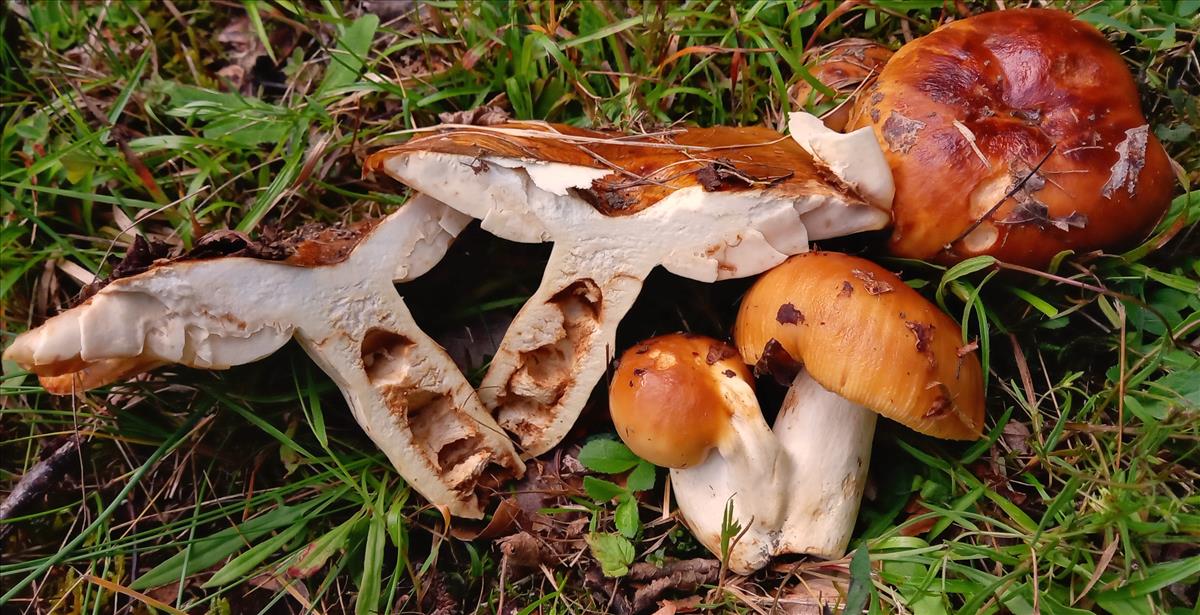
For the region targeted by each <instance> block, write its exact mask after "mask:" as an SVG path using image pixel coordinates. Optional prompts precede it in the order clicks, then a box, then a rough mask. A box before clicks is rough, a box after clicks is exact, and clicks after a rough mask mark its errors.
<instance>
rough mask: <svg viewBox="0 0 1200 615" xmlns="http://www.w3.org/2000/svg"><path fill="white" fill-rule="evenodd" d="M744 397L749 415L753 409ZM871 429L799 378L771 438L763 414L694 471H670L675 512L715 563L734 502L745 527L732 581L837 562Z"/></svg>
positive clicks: (741, 423) (871, 422) (854, 410)
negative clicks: (774, 567)
mask: <svg viewBox="0 0 1200 615" xmlns="http://www.w3.org/2000/svg"><path fill="white" fill-rule="evenodd" d="M730 382H735V380H732V379H731V380H730ZM739 384H743V385H744V383H739ZM746 389H747V390H749V387H748V386H746ZM749 395H750V399H749V401H748V402H746V403H748V404H751V405H749V406H746V407H750V408H754V409H757V407H758V404H757V401H755V400H754V399H753V392H752V391H751V392H750V393H749ZM751 415H753V416H756V417H757V421H754V420H751V419H750V418H749V417H750V416H751ZM875 420H876V414H875V413H874V412H871V411H870V410H867V409H866V408H863V407H862V406H859V405H857V404H855V403H853V402H850V401H848V400H846V399H845V398H843V397H841V396H838V395H835V394H834V393H830V392H829V391H827V390H825V389H824V388H823V387H822V386H821V385H820V384H818V383H817V382H816V381H815V380H813V379H812V378H810V377H809V376H808V375H807V373H805V372H801V373H800V374H799V375H797V376H796V378H795V380H794V381H793V382H792V385H791V388H790V389H789V390H788V393H787V396H786V397H785V399H784V402H783V406H782V407H781V408H780V409H779V415H778V417H777V418H776V419H775V426H774V428H773V429H772V430H769V431H768V430H767V426H766V423H765V421H763V419H762V415H761V413H757V412H751V413H747V416H746V417H742V416H740V415H739V416H737V417H735V421H734V424H733V425H734V426H733V432H734V433H735V434H737V437H736V438H734V439H733V440H732V442H731V443H730V444H729V445H728V446H721V447H720V448H719V449H718V450H717V451H714V452H713V453H711V454H710V455H709V456H708V458H707V459H706V460H705V461H704V463H702V464H700V465H698V466H694V467H691V468H682V469H672V470H671V484H672V490H673V491H674V493H675V500H676V502H677V503H678V504H679V510H680V512H682V513H683V517H684V519H685V520H686V521H687V524H688V526H689V527H690V528H691V529H692V532H693V534H695V536H696V538H697V539H698V540H699V541H700V542H701V543H702V544H703V545H704V546H705V547H707V548H708V549H709V550H710V551H712V552H713V553H714V554H716V555H718V556H720V555H722V553H721V534H722V521H723V516H724V512H725V505H726V502H727V501H731V502H732V504H733V513H734V517H735V518H736V519H737V521H738V523H739V524H740V525H741V527H742V528H747V527H749V529H748V530H747V531H746V533H745V534H744V535H743V536H742V538H741V539H740V540H738V541H737V543H736V544H735V545H734V546H733V548H732V549H731V552H730V553H729V568H730V570H732V571H734V572H736V573H738V574H749V573H751V572H754V571H755V570H758V569H760V568H762V567H763V566H765V565H766V564H767V562H768V561H769V560H770V559H771V557H772V556H775V555H781V554H785V553H804V554H808V555H814V556H817V557H821V558H824V559H836V558H838V557H841V556H842V555H844V554H845V551H846V545H847V544H848V543H849V541H850V535H851V533H852V532H853V530H854V522H855V519H856V518H857V515H858V505H859V500H860V499H861V497H862V490H863V485H864V481H865V480H866V475H867V467H868V466H869V465H870V457H871V441H872V438H873V436H874V431H875Z"/></svg>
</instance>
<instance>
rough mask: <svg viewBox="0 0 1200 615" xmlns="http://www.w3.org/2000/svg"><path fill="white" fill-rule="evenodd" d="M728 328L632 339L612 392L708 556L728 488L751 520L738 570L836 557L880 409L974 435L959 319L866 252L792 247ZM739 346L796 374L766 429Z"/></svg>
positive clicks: (757, 360)
mask: <svg viewBox="0 0 1200 615" xmlns="http://www.w3.org/2000/svg"><path fill="white" fill-rule="evenodd" d="M734 337H735V339H736V342H737V346H738V348H739V350H740V352H739V353H737V354H734V353H733V351H732V349H729V350H720V349H721V348H723V345H721V344H719V343H717V342H714V341H711V340H700V339H698V338H681V339H680V340H678V341H677V340H676V338H674V337H664V338H656V339H655V340H651V341H650V342H645V343H643V344H639V345H637V346H634V347H633V348H631V349H630V350H628V351H626V352H625V354H624V355H623V356H622V358H621V363H620V365H619V366H618V369H617V370H616V372H615V374H614V375H613V380H612V385H611V390H610V402H609V403H610V408H611V412H612V414H613V421H614V423H615V424H616V426H617V432H618V434H620V435H621V437H622V439H623V440H624V441H625V442H626V444H628V445H629V447H630V449H631V450H633V451H634V452H635V453H637V454H638V455H643V456H645V458H646V459H647V460H649V461H651V462H655V463H662V464H666V465H669V466H670V467H672V468H673V469H672V470H671V477H672V486H673V492H674V493H675V498H676V501H677V502H678V504H679V509H680V512H681V513H682V514H683V517H684V518H685V519H686V520H687V523H688V525H689V527H691V528H692V530H693V532H694V533H695V535H696V537H697V539H698V540H699V541H700V542H701V543H702V544H704V545H705V546H706V547H708V548H709V549H710V550H711V551H713V552H714V553H717V554H720V553H721V550H720V549H721V547H720V544H721V534H722V521H723V516H724V513H725V506H726V502H727V501H732V503H733V513H734V518H735V519H737V521H738V522H739V524H740V525H741V526H742V527H743V528H749V529H747V530H746V533H745V535H744V536H743V537H742V538H741V539H740V540H739V541H738V542H737V544H736V545H735V546H734V547H733V548H732V552H731V553H730V559H729V565H730V569H731V570H733V571H735V572H738V573H749V572H752V571H754V570H757V569H759V568H761V567H763V566H765V565H766V563H767V562H768V561H769V559H770V558H771V557H772V556H775V555H780V554H785V553H805V554H809V555H814V556H818V557H823V558H837V557H841V556H842V555H843V554H844V552H845V549H846V545H847V544H848V542H849V540H850V535H851V532H852V530H853V529H854V521H855V518H856V516H857V513H858V506H859V500H860V499H861V496H862V489H863V485H864V480H865V478H866V473H867V467H868V465H869V463H870V456H871V441H872V439H873V435H874V428H875V419H876V413H879V414H882V415H883V416H885V417H887V418H891V419H893V420H896V421H899V422H901V423H903V424H905V425H907V426H909V427H911V428H913V429H915V430H917V431H919V432H921V433H925V434H928V435H932V436H935V437H939V438H948V439H959V440H973V439H976V438H978V437H979V435H980V433H981V432H982V428H983V384H982V375H981V371H980V366H979V361H978V359H977V358H976V356H975V355H974V352H973V351H972V350H971V349H970V348H968V347H965V346H964V345H962V344H960V343H959V340H960V334H959V327H958V325H957V324H956V323H955V322H954V321H953V320H951V319H950V318H949V317H948V316H946V315H945V314H943V313H942V312H941V311H939V310H938V309H937V308H936V307H934V306H933V305H932V304H930V303H929V302H928V301H926V300H925V299H924V298H922V297H921V296H920V295H919V294H918V293H917V292H916V291H914V290H912V289H911V288H909V287H908V286H907V285H905V284H904V283H903V282H901V281H900V279H899V278H897V277H896V276H895V275H893V274H892V273H890V272H888V271H886V270H885V269H883V268H881V267H879V266H878V265H875V264H874V263H871V262H869V261H866V260H863V259H859V258H855V257H851V256H846V255H843V254H837V253H832V252H812V253H808V254H802V255H799V256H794V257H792V258H791V259H789V260H788V261H787V262H785V263H784V264H782V265H780V266H778V267H776V268H774V269H772V270H771V271H769V272H767V273H766V274H764V275H763V276H762V277H760V278H759V280H758V281H757V282H755V284H754V286H753V287H752V288H751V289H750V291H749V292H748V293H747V295H746V297H745V299H744V300H743V302H742V306H741V309H740V311H739V313H738V317H737V324H736V326H735V332H734ZM664 340H665V341H664ZM706 349H712V350H711V351H707V352H706ZM713 357H719V360H717V361H715V362H713V361H712V358H713ZM739 357H740V359H743V360H744V361H745V362H747V363H750V364H753V365H755V368H756V370H758V371H760V372H763V373H769V374H771V375H772V376H774V377H775V378H776V379H778V380H780V381H782V382H784V383H787V384H789V385H790V388H789V389H788V393H787V396H786V397H785V398H784V401H783V404H782V406H781V407H780V409H779V414H778V415H777V417H776V419H775V424H774V426H773V428H772V432H773V433H770V434H768V433H765V429H766V424H765V422H764V421H763V419H762V414H761V412H760V411H759V408H758V404H757V402H756V401H755V399H754V397H753V395H752V389H750V387H749V384H748V382H746V378H745V372H744V371H741V370H740V369H738V368H735V367H733V366H731V365H730V364H731V363H735V362H736V361H737V360H738V359H739ZM739 367H740V366H739Z"/></svg>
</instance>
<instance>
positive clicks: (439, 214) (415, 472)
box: [4, 196, 524, 518]
mask: <svg viewBox="0 0 1200 615" xmlns="http://www.w3.org/2000/svg"><path fill="white" fill-rule="evenodd" d="M468 221H469V218H467V217H465V216H463V215H462V214H460V213H458V212H456V211H454V210H452V209H449V208H447V207H446V206H444V205H442V204H441V203H439V202H437V201H435V200H433V199H431V198H428V197H424V196H418V197H416V198H414V199H413V200H411V201H410V202H409V203H408V204H406V205H404V206H403V207H401V208H400V209H399V210H398V211H397V212H395V213H393V214H392V215H390V216H388V217H387V218H385V219H384V220H382V221H381V222H379V223H378V224H375V225H374V226H373V227H362V228H358V229H355V230H348V231H340V232H332V233H324V234H318V236H316V237H314V238H310V239H307V240H304V241H300V242H299V243H297V244H296V245H295V246H293V249H292V255H291V256H290V257H288V258H287V259H286V260H282V261H270V260H261V259H256V258H248V257H243V256H218V257H215V258H210V259H207V260H194V259H186V258H183V259H176V260H173V261H158V262H156V263H155V264H154V265H153V266H151V267H150V268H149V269H148V270H146V271H145V272H143V273H139V274H136V275H132V276H129V277H124V278H120V279H116V280H113V281H112V282H110V283H109V284H108V285H106V286H105V287H104V288H102V289H101V290H100V291H99V292H97V293H96V294H95V295H93V296H91V297H90V298H88V299H87V300H86V301H85V302H84V303H82V304H81V305H78V306H76V307H74V308H72V309H69V310H67V311H65V312H63V313H62V314H59V315H58V316H55V317H53V318H51V319H49V320H47V321H46V322H45V323H44V324H42V325H41V326H40V327H38V328H36V329H33V330H31V331H28V332H26V333H24V334H22V335H20V336H19V337H17V339H16V340H15V341H14V342H13V343H12V345H11V346H10V347H9V348H8V349H7V350H5V352H4V358H5V359H6V360H11V361H14V362H16V363H17V364H18V365H21V366H22V367H24V368H25V369H29V370H31V371H33V372H34V373H36V374H37V375H38V376H39V377H40V378H41V381H42V383H43V385H44V386H45V387H46V389H47V390H49V391H50V392H52V393H57V394H69V393H71V392H72V391H73V390H83V389H87V388H91V387H95V386H100V385H103V384H106V383H109V382H112V381H115V380H118V379H121V378H126V377H128V376H131V375H133V374H136V373H138V372H142V371H146V370H149V369H153V368H155V367H157V366H161V365H167V364H172V363H175V364H181V365H187V366H190V367H196V368H201V369H226V368H228V367H230V366H233V365H240V364H243V363H249V362H251V361H256V360H258V359H261V358H263V357H265V356H267V355H269V354H271V353H273V352H274V351H276V350H278V349H279V348H280V347H281V346H283V345H284V344H285V343H286V342H287V341H288V340H289V339H291V338H292V337H295V338H296V339H297V340H298V341H299V342H300V344H301V346H302V347H303V348H304V349H305V350H306V351H307V352H308V354H309V355H310V356H311V357H312V358H313V360H314V361H316V363H317V364H318V365H319V366H320V367H321V368H322V369H323V370H325V372H326V373H328V374H329V375H330V376H331V377H332V378H333V380H334V381H335V382H337V384H338V386H339V387H340V388H341V390H342V392H343V394H344V395H345V396H346V401H347V403H348V404H349V405H350V408H351V410H352V411H353V413H354V417H355V419H356V420H357V421H358V423H359V425H361V426H362V428H363V430H364V431H365V432H366V433H367V435H368V436H369V437H370V438H371V440H373V441H374V442H375V444H376V445H377V446H378V447H379V448H380V450H382V451H383V452H384V453H385V454H387V456H388V459H390V460H391V462H392V464H393V465H395V467H396V470H397V471H398V472H399V473H400V474H401V475H403V476H404V478H405V479H406V480H407V481H408V482H409V484H411V485H412V486H413V488H414V489H416V490H417V491H418V492H419V493H421V494H422V495H423V496H425V497H426V498H427V499H428V500H429V501H430V502H432V503H434V504H437V505H441V506H445V507H446V508H447V509H448V510H449V512H450V513H451V514H454V515H458V516H463V517H473V518H478V517H481V516H482V514H483V511H482V507H481V502H480V495H481V492H482V491H483V490H485V489H486V488H487V486H488V485H491V484H493V483H492V481H496V480H500V479H502V478H503V477H504V476H514V475H515V476H519V475H520V474H522V473H523V471H524V465H523V464H522V462H521V460H520V458H518V457H517V455H516V451H515V450H514V449H513V447H512V443H511V441H510V440H509V439H508V438H507V437H506V436H505V435H504V432H503V431H502V430H501V429H500V427H499V426H498V425H497V424H496V423H495V421H494V420H493V419H492V417H491V415H490V414H489V413H488V412H487V410H486V409H485V408H484V407H483V405H482V404H481V403H480V402H479V399H478V397H477V396H476V395H475V392H474V391H473V390H472V388H471V385H470V383H469V382H467V380H466V379H465V378H464V377H463V376H462V373H461V372H460V371H459V370H458V368H457V367H456V366H455V365H454V363H453V361H451V359H450V358H449V357H448V356H447V355H446V353H445V352H444V351H443V350H442V349H441V348H440V347H439V346H438V345H437V344H436V343H434V342H433V340H431V339H430V338H429V337H428V336H426V335H425V334H424V333H423V332H421V330H420V329H419V328H418V327H417V324H416V323H415V322H413V319H412V316H411V314H410V313H409V311H408V308H407V307H406V306H405V304H404V300H403V299H402V298H401V297H400V295H399V294H397V292H396V288H395V286H393V284H392V282H393V281H405V280H410V279H412V278H415V277H417V276H419V275H421V274H423V273H425V272H426V271H428V270H429V269H430V268H431V267H433V265H434V264H436V263H437V262H438V261H439V260H440V259H441V257H442V256H443V255H444V254H445V252H446V249H447V247H448V246H449V244H450V242H451V240H453V238H454V237H455V236H456V235H457V234H458V232H459V231H461V230H462V228H463V227H464V226H465V225H466V223H467V222H468Z"/></svg>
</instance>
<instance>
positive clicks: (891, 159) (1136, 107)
mask: <svg viewBox="0 0 1200 615" xmlns="http://www.w3.org/2000/svg"><path fill="white" fill-rule="evenodd" d="M848 126H849V127H850V128H851V129H858V128H862V127H869V128H871V129H872V130H874V131H875V134H876V135H877V137H878V139H879V142H880V144H881V145H882V146H883V149H884V153H885V154H886V156H887V159H888V163H889V165H890V166H891V168H892V172H893V174H894V176H895V180H896V202H895V206H894V211H895V219H896V223H895V227H894V228H893V232H892V238H891V249H892V251H893V252H894V253H896V254H898V255H901V256H906V257H911V258H922V259H937V260H939V261H943V262H954V261H958V260H962V259H964V258H969V257H972V256H976V255H981V254H989V255H992V256H995V257H996V258H998V259H1001V260H1005V261H1009V262H1014V263H1019V264H1023V265H1028V266H1032V267H1040V266H1044V265H1045V264H1047V263H1048V262H1049V261H1050V259H1051V258H1053V257H1054V255H1056V254H1057V253H1059V252H1060V251H1063V250H1076V251H1087V250H1095V249H1114V248H1120V247H1122V246H1124V245H1127V244H1129V243H1132V242H1135V241H1137V240H1139V239H1141V238H1142V237H1144V236H1145V235H1146V234H1147V233H1148V232H1150V230H1151V229H1152V228H1153V227H1154V225H1155V223H1157V222H1158V220H1159V219H1160V218H1161V217H1162V216H1163V214H1164V213H1165V212H1166V210H1167V208H1168V206H1169V205H1170V201H1171V192H1172V191H1173V190H1174V187H1175V178H1174V174H1173V173H1172V170H1171V164H1170V162H1169V160H1168V158H1167V153H1166V151H1165V150H1164V149H1163V147H1162V144H1161V143H1159V141H1158V139H1157V138H1156V137H1155V136H1154V131H1153V130H1152V128H1151V126H1150V125H1149V124H1148V123H1147V121H1146V118H1145V117H1144V116H1143V115H1142V109H1141V100H1140V97H1139V95H1138V89H1137V85H1136V84H1135V82H1134V79H1133V76H1132V75H1131V74H1130V72H1129V69H1128V68H1127V67H1126V63H1125V58H1123V57H1122V56H1121V54H1119V53H1118V52H1117V50H1116V49H1114V48H1113V46H1112V44H1110V43H1109V42H1108V40H1106V39H1105V38H1104V36H1103V35H1102V34H1101V33H1100V32H1098V31H1097V30H1096V28H1094V27H1092V26H1091V25H1090V24H1088V23H1086V22H1084V21H1082V20H1080V19H1077V18H1076V17H1075V16H1073V15H1071V14H1070V13H1067V12H1064V11H1058V10H1049V9H1020V10H1008V11H995V12H991V13H983V14H980V15H976V16H974V17H969V18H967V19H962V20H958V21H954V22H951V23H949V24H947V25H944V26H942V27H940V28H938V29H937V30H934V31H933V32H932V33H931V34H929V35H927V36H923V37H921V38H918V39H916V40H914V41H912V42H910V43H908V44H906V45H904V46H903V47H902V48H900V50H899V51H897V52H896V54H895V55H894V56H893V57H892V59H891V60H890V61H888V63H887V64H886V65H885V66H884V68H883V71H882V72H881V73H880V74H879V77H878V79H877V80H876V81H875V84H874V85H873V86H871V87H870V88H868V89H867V90H866V91H864V92H863V93H862V94H861V95H860V96H859V97H858V100H857V103H856V104H855V108H854V110H853V112H852V113H851V118H850V121H849V124H848Z"/></svg>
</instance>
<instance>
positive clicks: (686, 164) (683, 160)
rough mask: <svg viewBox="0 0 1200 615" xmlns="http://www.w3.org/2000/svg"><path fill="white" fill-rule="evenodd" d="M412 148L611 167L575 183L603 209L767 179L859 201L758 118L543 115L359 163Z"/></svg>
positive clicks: (379, 161)
mask: <svg viewBox="0 0 1200 615" xmlns="http://www.w3.org/2000/svg"><path fill="white" fill-rule="evenodd" d="M418 152H437V153H442V154H457V155H463V156H473V157H476V158H482V157H487V156H498V157H502V158H513V159H518V160H521V159H527V160H538V161H541V162H557V163H562V164H569V165H573V166H579V167H591V168H595V169H609V170H612V173H610V174H608V175H606V176H603V177H601V178H599V179H596V180H595V181H593V182H592V185H591V187H590V188H584V189H578V190H576V193H577V194H579V195H580V196H581V197H582V198H583V199H584V200H586V201H587V202H588V203H589V204H590V205H592V206H593V207H595V209H596V211H598V212H600V213H602V214H604V215H606V216H628V215H633V214H636V213H638V212H639V211H642V210H644V209H646V208H648V207H651V206H653V205H654V204H656V203H658V202H659V201H661V200H663V199H664V198H665V197H667V196H668V195H670V194H672V193H674V192H676V191H677V190H680V189H683V188H688V187H691V186H700V187H701V188H702V189H703V190H705V191H706V192H716V191H733V192H736V191H744V190H751V189H761V188H763V187H766V188H768V189H769V192H772V193H776V194H779V195H782V196H806V197H811V196H830V197H838V198H843V199H847V200H848V201H853V202H857V201H858V197H857V196H856V195H854V194H851V193H849V192H845V193H843V192H841V191H839V190H838V189H836V188H835V187H833V186H831V185H830V182H829V180H828V179H827V177H826V176H827V175H828V174H829V173H828V171H827V170H826V169H823V168H821V167H819V166H817V165H816V164H815V163H814V162H813V159H812V156H811V155H809V154H808V152H806V151H804V149H803V148H801V147H800V145H798V144H797V143H796V142H795V141H794V140H792V139H789V138H785V137H783V136H782V135H780V134H779V133H778V132H775V131H774V130H771V129H769V128H763V127H761V126H745V127H738V128H733V127H729V126H714V127H711V128H681V129H678V130H672V131H667V132H664V133H660V134H654V135H635V136H631V135H625V134H619V133H614V132H601V131H596V130H587V129H583V128H576V127H574V126H568V125H565V124H548V123H545V122H510V123H505V124H499V125H496V126H488V127H466V128H462V127H459V128H452V129H450V130H447V131H445V132H439V133H434V134H431V135H424V136H419V137H416V138H414V139H412V140H411V141H408V142H407V143H404V144H403V145H397V146H395V147H389V148H387V149H383V150H380V151H378V152H375V153H373V154H371V156H369V157H368V158H367V160H366V162H365V163H363V171H364V172H366V173H370V172H374V171H378V170H380V169H382V168H383V165H384V163H385V161H386V160H388V159H389V158H392V157H394V156H397V155H400V154H406V153H410V154H411V153H418ZM487 169H488V163H487V162H486V161H483V160H481V161H480V162H479V167H478V170H477V171H476V173H483V172H486V170H487Z"/></svg>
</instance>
